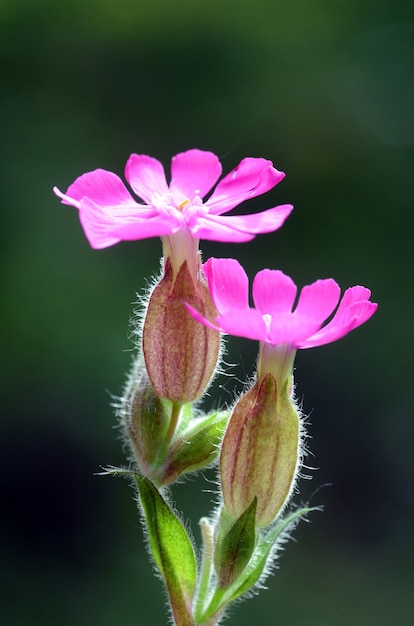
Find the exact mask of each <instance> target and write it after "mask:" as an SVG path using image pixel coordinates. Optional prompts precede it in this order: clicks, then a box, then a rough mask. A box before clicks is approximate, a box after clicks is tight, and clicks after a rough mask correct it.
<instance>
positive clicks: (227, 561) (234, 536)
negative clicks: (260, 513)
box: [214, 498, 257, 587]
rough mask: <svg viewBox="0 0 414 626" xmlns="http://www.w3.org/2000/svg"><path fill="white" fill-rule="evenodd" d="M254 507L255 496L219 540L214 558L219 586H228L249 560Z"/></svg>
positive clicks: (254, 519) (254, 531)
mask: <svg viewBox="0 0 414 626" xmlns="http://www.w3.org/2000/svg"><path fill="white" fill-rule="evenodd" d="M256 508H257V498H254V499H253V502H252V503H251V505H250V506H249V507H248V508H247V509H246V511H245V512H244V513H242V514H241V515H240V517H239V518H238V519H237V520H236V521H235V522H234V524H233V525H232V527H231V528H230V530H229V531H228V532H227V533H225V535H224V537H223V538H222V539H221V541H220V540H219V543H218V545H217V549H216V554H215V558H214V560H215V567H216V571H217V575H218V578H219V585H220V586H221V587H228V586H229V585H231V583H233V582H234V581H235V580H237V579H238V577H239V576H240V574H241V573H242V572H243V570H244V569H245V567H246V565H247V564H248V562H249V561H250V558H251V556H252V554H253V550H254V547H255V543H256V523H255V522H256ZM219 535H220V533H219Z"/></svg>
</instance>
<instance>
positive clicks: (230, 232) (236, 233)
mask: <svg viewBox="0 0 414 626" xmlns="http://www.w3.org/2000/svg"><path fill="white" fill-rule="evenodd" d="M188 228H189V230H190V231H191V233H192V234H193V236H194V237H197V239H206V240H209V241H222V242H232V243H243V242H245V241H251V240H252V239H254V237H255V235H251V234H250V233H245V232H242V231H241V230H237V229H236V228H233V227H232V226H230V225H228V224H227V223H223V222H222V221H221V220H220V219H219V218H218V217H216V216H215V215H206V216H202V215H198V216H197V217H196V218H195V219H191V220H190V221H189V224H188Z"/></svg>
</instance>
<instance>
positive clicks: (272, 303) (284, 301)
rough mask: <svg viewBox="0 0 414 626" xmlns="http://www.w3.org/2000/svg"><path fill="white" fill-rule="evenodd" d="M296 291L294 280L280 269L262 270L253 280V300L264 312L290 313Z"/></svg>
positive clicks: (261, 311)
mask: <svg viewBox="0 0 414 626" xmlns="http://www.w3.org/2000/svg"><path fill="white" fill-rule="evenodd" d="M296 291H297V289H296V285H295V283H294V282H293V280H292V279H291V278H290V277H289V276H286V274H284V273H283V272H281V271H279V270H262V271H261V272H258V273H257V274H256V276H255V278H254V280H253V302H254V304H255V306H256V308H257V309H258V310H259V311H260V313H262V314H263V313H271V314H274V313H284V312H289V313H290V312H291V311H292V307H293V303H294V301H295V298H296Z"/></svg>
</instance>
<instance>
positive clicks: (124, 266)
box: [0, 0, 414, 626]
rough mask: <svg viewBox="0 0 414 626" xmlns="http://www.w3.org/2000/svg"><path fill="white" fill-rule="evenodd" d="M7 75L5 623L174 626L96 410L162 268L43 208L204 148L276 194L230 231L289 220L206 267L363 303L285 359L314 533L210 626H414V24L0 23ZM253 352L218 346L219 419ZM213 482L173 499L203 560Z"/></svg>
mask: <svg viewBox="0 0 414 626" xmlns="http://www.w3.org/2000/svg"><path fill="white" fill-rule="evenodd" d="M0 63H1V96H0V111H1V121H0V124H1V160H2V162H1V167H0V176H1V179H2V180H1V185H0V195H1V200H2V202H1V209H2V231H1V232H2V245H1V254H2V265H1V271H2V306H1V309H0V311H1V312H0V315H1V326H2V330H3V350H2V370H3V371H2V376H1V392H2V396H1V398H2V399H1V408H2V417H1V440H0V447H1V450H0V464H1V465H0V466H1V471H0V481H1V508H2V511H1V516H0V519H1V521H0V530H1V551H2V554H1V561H0V563H1V565H0V567H1V581H0V596H1V600H0V623H1V624H4V625H5V626H47V625H49V624H51V625H56V626H69V625H70V626H72V625H73V624H77V625H79V626H83V625H85V626H90V625H93V624H99V625H100V626H136V625H138V624H139V625H141V626H147V625H148V626H152V625H158V624H160V625H161V624H166V623H167V619H166V617H165V600H164V597H163V594H162V590H161V584H160V582H159V581H158V580H157V579H156V578H155V577H154V576H153V573H152V570H151V566H150V565H149V564H148V559H147V555H146V553H145V548H144V544H143V539H142V533H141V530H140V528H139V521H138V516H137V514H136V505H135V503H134V502H133V500H132V495H133V494H132V492H131V490H130V488H129V486H128V484H127V483H126V482H124V481H122V480H120V479H110V478H100V477H96V476H94V473H95V472H97V471H99V468H100V466H101V465H106V464H114V465H116V464H122V463H123V462H124V460H125V455H124V452H123V450H122V442H121V441H120V439H119V436H118V431H117V430H116V429H114V426H115V422H116V420H115V418H114V415H113V410H112V409H111V406H110V404H111V402H112V398H113V396H114V395H116V394H118V393H119V392H120V390H121V388H122V384H123V380H124V372H125V371H126V370H127V369H128V367H129V364H130V358H131V354H130V350H131V341H130V340H129V338H128V334H129V328H128V319H129V317H130V315H131V302H134V301H136V298H137V296H136V292H142V290H143V289H144V288H145V285H146V281H147V280H148V277H150V276H151V274H152V273H154V272H156V271H157V270H158V267H159V256H160V253H161V247H160V243H159V241H158V240H149V241H142V242H131V243H123V244H119V245H117V246H114V247H112V248H109V249H106V250H102V251H93V250H91V249H90V247H89V245H88V243H87V241H86V239H85V237H84V235H83V232H82V230H81V227H80V225H79V222H78V217H77V214H76V210H75V209H73V208H70V207H64V206H62V205H60V203H59V201H58V199H57V198H55V197H54V196H53V194H52V192H51V188H52V186H53V185H58V186H59V187H60V188H61V189H62V190H65V189H66V188H67V186H68V185H69V184H70V183H71V182H72V181H73V180H74V178H75V177H76V176H78V175H79V174H81V173H83V172H85V171H88V170H91V169H94V168H96V167H103V168H106V169H109V170H112V171H115V172H117V173H118V174H120V175H122V173H123V168H124V165H125V162H126V160H127V158H128V156H129V154H130V153H131V152H139V153H145V154H150V155H153V156H156V157H157V158H159V159H161V160H162V161H163V162H164V163H165V165H166V167H167V169H168V168H169V161H170V158H171V156H172V155H174V154H175V153H177V152H179V151H182V150H185V149H188V148H191V147H199V148H202V149H209V150H212V151H213V152H215V153H216V154H218V155H219V156H220V158H221V160H222V163H223V169H224V171H225V172H228V171H229V170H231V169H232V168H233V167H235V166H236V165H237V163H238V162H239V161H240V159H241V158H243V157H244V156H262V157H266V158H269V159H271V160H272V161H273V162H274V164H275V166H276V167H278V168H279V169H282V170H284V171H285V172H286V173H287V177H286V179H285V180H284V181H283V182H282V183H281V184H280V185H279V186H278V187H276V188H275V189H274V190H273V191H272V192H270V193H269V194H268V195H267V196H265V197H260V198H258V199H257V200H255V201H251V202H250V203H248V204H247V205H246V206H245V207H244V208H243V209H242V210H246V211H249V212H251V211H254V210H262V209H265V208H268V207H270V206H274V205H275V204H279V203H284V202H292V203H293V204H294V205H295V211H294V212H293V214H292V216H291V217H290V218H289V220H288V222H287V223H286V225H285V226H284V227H283V229H282V230H281V231H279V232H277V233H274V234H269V235H263V236H261V237H259V238H257V239H256V240H255V241H253V242H251V243H248V244H245V245H243V246H236V245H224V244H213V243H205V244H204V245H203V251H204V257H205V258H208V257H209V256H212V255H216V256H233V257H237V258H239V259H240V260H241V262H242V263H243V264H244V265H245V267H246V269H247V271H248V273H249V274H250V275H251V276H253V275H254V273H255V272H256V271H257V270H259V269H261V268H262V267H273V268H275V267H277V268H280V269H282V270H284V271H285V272H287V273H288V274H290V275H291V276H292V277H293V278H294V280H295V281H296V282H297V284H298V285H303V284H306V283H308V282H312V281H313V280H315V279H317V278H319V277H328V276H333V277H335V278H336V279H337V280H338V282H339V283H340V284H341V285H342V286H343V288H346V287H348V286H351V285H354V284H362V285H366V286H369V287H370V288H371V289H372V291H373V299H374V300H375V301H377V302H379V303H380V308H379V310H378V312H377V314H376V315H375V316H374V318H373V319H372V320H371V321H370V322H369V324H367V326H366V327H363V328H361V329H359V330H357V331H355V332H354V333H353V334H352V335H350V336H349V337H347V338H346V339H343V340H342V341H341V342H339V343H338V344H335V345H330V346H326V347H323V348H319V349H316V350H309V351H303V352H302V353H300V354H299V355H298V358H297V361H296V368H297V369H296V379H297V392H298V397H299V399H300V401H301V402H302V404H303V408H304V411H305V412H306V414H307V415H309V416H310V417H309V421H310V425H309V433H310V437H311V438H310V439H309V442H308V443H309V448H310V450H311V452H312V453H313V454H314V457H312V456H311V457H309V458H308V459H307V461H308V464H309V465H311V466H312V467H315V468H318V469H317V471H311V472H308V473H311V474H312V481H302V483H301V493H300V495H298V496H297V497H296V500H297V501H298V502H300V501H303V500H307V499H308V498H309V497H311V503H312V504H322V505H324V507H325V511H324V513H322V514H320V513H316V514H314V515H313V516H312V518H311V521H312V523H311V524H302V526H300V527H299V528H298V530H297V531H296V533H295V538H296V539H297V542H296V543H291V544H290V545H289V546H288V548H287V550H286V553H285V554H284V555H283V558H282V560H281V569H280V570H279V571H277V572H276V573H275V575H274V576H272V577H271V578H270V579H269V580H268V581H267V586H268V587H269V590H267V591H263V592H262V593H261V594H260V596H259V597H257V598H255V599H253V600H250V601H248V602H245V603H243V604H240V605H239V606H237V607H236V608H235V609H234V611H233V616H232V618H231V619H230V620H229V622H228V623H229V624H238V626H248V625H251V624H252V623H260V624H269V625H272V624H275V625H281V624H289V625H290V626H299V625H300V626H301V625H302V624H304V623H306V624H307V625H308V626H349V625H350V624H355V625H356V626H389V624H399V625H400V626H405V625H407V626H409V625H411V624H413V623H414V612H413V606H412V602H413V598H412V589H413V576H412V562H413V556H414V551H413V544H412V540H411V537H412V531H413V510H414V498H413V490H412V481H413V462H412V441H413V436H414V426H413V411H412V408H411V400H412V394H413V389H412V356H411V355H412V349H413V332H412V325H413V285H412V269H413V258H412V251H413V247H414V246H413V222H414V218H413V215H414V213H413V204H414V176H413V165H414V70H413V68H414V5H413V4H412V3H410V2H408V0H407V1H405V0H394V1H393V2H389V1H385V0H377V1H376V2H373V1H372V0H365V1H364V2H360V1H359V0H347V1H346V2H345V1H342V0H338V1H337V2H328V1H327V0H310V1H309V0H308V1H307V2H305V1H303V0H302V1H299V0H292V1H291V2H279V1H278V0H255V2H252V1H250V2H249V1H247V0H239V1H238V2H234V1H232V0H221V1H217V0H209V1H208V2H207V1H205V0H204V1H202V0H176V1H175V2H169V1H168V0H151V1H149V0H140V1H138V0H137V1H135V2H133V1H132V0H117V2H113V1H110V0H70V2H69V1H68V0H61V1H60V2H58V1H53V0H34V1H32V0H2V3H1V6H0ZM256 347H257V346H256V345H255V344H254V342H248V341H241V340H240V341H236V340H232V341H230V342H229V347H228V354H227V357H226V358H227V361H229V362H230V363H240V365H239V366H238V367H235V368H233V369H232V373H233V374H234V376H233V377H227V378H221V379H220V380H219V381H218V383H219V384H218V385H216V387H215V389H214V392H213V393H212V398H211V402H213V403H215V404H217V403H218V402H219V401H221V402H223V403H224V402H227V403H229V402H231V399H232V397H233V394H234V393H235V392H237V391H238V390H240V389H241V383H240V381H243V380H245V379H246V376H249V375H251V374H252V372H253V366H254V359H255V353H256ZM213 478H214V474H211V473H208V472H207V473H206V479H207V482H206V480H203V479H200V480H197V481H195V480H193V481H191V482H187V483H185V484H183V485H179V486H178V487H177V488H175V490H174V497H175V498H176V499H177V506H179V507H181V506H182V507H184V508H185V517H186V519H191V520H192V524H193V531H194V534H195V536H196V538H197V539H198V538H199V533H198V527H197V519H198V518H199V517H200V516H201V515H203V514H206V513H207V512H208V511H209V510H210V508H211V504H210V503H211V499H212V498H213V494H212V493H211V490H214V485H212V484H211V483H210V482H208V481H210V480H212V479H213ZM328 485H329V486H328ZM321 486H324V487H323V488H322V489H320V490H319V491H318V492H317V493H316V494H315V495H313V497H312V493H313V492H314V491H315V490H317V489H318V488H320V487H321ZM209 490H210V491H209Z"/></svg>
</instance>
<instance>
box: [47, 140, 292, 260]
mask: <svg viewBox="0 0 414 626" xmlns="http://www.w3.org/2000/svg"><path fill="white" fill-rule="evenodd" d="M221 171H222V168H221V164H220V161H219V160H218V158H217V157H216V155H215V154H213V153H212V152H205V151H203V150H188V151H187V152H182V153H180V154H177V155H176V156H175V157H173V159H172V164H171V182H170V184H168V183H167V180H166V177H165V173H164V168H163V166H162V164H161V163H160V162H159V161H158V160H157V159H154V158H152V157H150V156H146V155H143V154H132V155H131V156H130V157H129V159H128V162H127V164H126V168H125V178H126V180H127V181H128V183H129V185H130V186H131V188H132V190H133V191H134V193H135V194H136V195H137V196H138V197H139V198H141V199H142V201H143V202H142V203H139V202H137V201H136V200H135V198H134V197H133V196H132V195H131V193H130V192H129V190H128V189H127V187H126V186H125V185H124V183H123V182H122V180H121V179H120V178H119V177H118V176H117V175H116V174H113V173H112V172H108V171H106V170H103V169H97V170H94V171H92V172H88V173H86V174H83V175H82V176H80V177H79V178H77V179H76V180H75V182H74V183H73V184H72V185H70V187H69V188H68V190H67V192H66V193H62V192H61V191H59V189H57V188H56V187H55V188H54V192H55V194H56V195H57V196H59V197H60V198H61V199H62V202H63V203H64V204H70V205H72V206H74V207H76V208H77V209H79V217H80V220H81V223H82V226H83V228H84V231H85V234H86V236H87V238H88V240H89V242H90V244H91V246H92V247H93V248H106V247H108V246H111V245H113V244H115V243H118V242H119V241H122V240H133V239H144V238H147V237H156V236H159V237H163V238H168V239H170V238H171V237H172V236H174V235H176V234H178V239H177V241H180V239H181V240H183V239H184V241H185V242H186V245H187V246H188V236H191V238H192V239H195V240H196V242H197V247H198V240H199V239H211V240H214V241H232V242H243V241H249V240H251V239H253V238H254V237H255V235H257V234H259V233H267V232H271V231H274V230H277V229H278V228H279V227H280V226H281V225H282V224H283V222H284V220H285V219H286V218H287V216H288V215H289V213H290V212H291V210H292V208H293V207H292V206H291V205H290V204H285V205H281V206H277V207H274V208H272V209H268V210H267V211H263V212H261V213H256V214H253V215H238V216H223V214H224V213H227V212H228V211H230V210H231V209H233V208H234V207H236V206H238V205H239V204H240V203H242V202H244V201H245V200H248V199H249V198H254V197H256V196H259V195H261V194H263V193H265V192H266V191H269V190H270V189H272V188H273V187H274V186H275V185H277V183H279V182H280V181H281V180H282V179H283V178H284V176H285V174H284V173H283V172H279V171H278V170H276V169H275V168H274V167H273V165H272V162H271V161H267V160H266V159H258V158H250V157H247V158H245V159H243V160H242V161H241V162H240V163H239V165H238V166H237V167H236V168H235V169H234V170H233V171H232V172H230V174H228V175H227V176H225V177H224V178H223V179H222V180H221V181H220V182H219V183H218V185H217V187H216V188H215V190H214V191H213V193H212V194H211V196H210V197H209V198H208V200H206V201H205V202H203V198H204V197H205V196H206V195H207V194H208V193H209V192H210V191H211V189H212V188H213V187H214V185H215V184H216V182H217V180H218V179H219V177H220V175H221ZM180 232H181V233H182V234H183V235H184V237H181V238H180V236H179V233H180ZM169 243H171V242H169ZM170 247H171V246H170Z"/></svg>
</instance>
